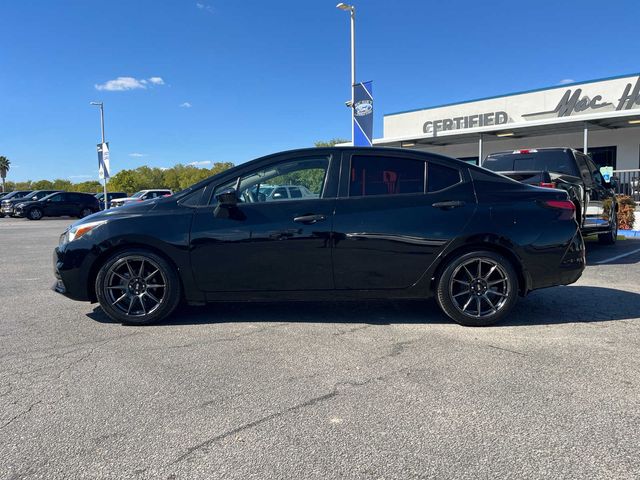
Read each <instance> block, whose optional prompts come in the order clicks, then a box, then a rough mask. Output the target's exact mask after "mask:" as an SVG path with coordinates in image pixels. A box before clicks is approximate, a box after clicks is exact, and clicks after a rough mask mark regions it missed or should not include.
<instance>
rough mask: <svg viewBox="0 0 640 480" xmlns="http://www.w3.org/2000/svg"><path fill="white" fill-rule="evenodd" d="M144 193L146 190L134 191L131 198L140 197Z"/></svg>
mask: <svg viewBox="0 0 640 480" xmlns="http://www.w3.org/2000/svg"><path fill="white" fill-rule="evenodd" d="M142 195H144V190H140V191H139V192H136V193H134V194H133V195H131V198H138V197H141V196H142Z"/></svg>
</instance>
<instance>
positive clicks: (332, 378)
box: [0, 218, 640, 479]
mask: <svg viewBox="0 0 640 480" xmlns="http://www.w3.org/2000/svg"><path fill="white" fill-rule="evenodd" d="M71 221H72V220H69V219H62V220H42V221H40V222H29V221H26V220H15V219H7V218H5V219H0V252H1V258H2V262H1V268H2V273H3V274H2V275H1V276H0V312H1V314H0V325H1V327H0V345H1V348H0V478H3V479H5V478H6V479H8V478H47V479H54V478H98V477H100V478H167V479H170V478H239V479H240V478H241V479H247V478H257V479H264V478H295V479H305V478H386V479H392V478H397V479H408V478H456V479H461V478H469V479H476V478H617V479H621V478H629V479H632V478H633V479H637V478H640V353H639V349H638V347H639V346H640V241H635V240H624V241H620V242H618V244H617V245H616V246H615V247H603V246H599V245H598V244H597V243H595V242H588V244H587V245H588V247H587V248H588V263H589V266H588V268H587V270H586V272H585V274H584V275H583V277H582V278H581V280H580V281H579V282H578V283H577V284H575V285H572V286H568V287H559V288H554V289H549V290H543V291H538V292H534V293H533V294H531V295H530V296H529V297H527V298H526V299H523V300H521V301H520V303H519V305H518V307H517V308H516V310H515V311H514V312H513V314H512V317H511V319H510V320H509V321H508V322H506V323H503V324H501V325H498V326H494V327H487V328H481V329H478V328H475V329H474V328H464V327H461V326H458V325H456V324H453V323H451V322H450V321H448V320H447V319H446V318H445V317H444V316H443V315H442V314H441V313H440V312H439V310H438V309H437V307H436V305H435V303H433V302H431V301H426V302H369V303H360V304H358V303H323V304H318V303H293V304H292V303H289V304H283V303H276V304H250V305H239V304H216V305H211V306H208V307H200V308H187V307H184V308H181V309H180V310H179V311H178V312H177V313H176V314H174V315H173V317H172V318H171V319H170V321H167V322H165V323H163V324H161V325H157V326H151V327H126V326H122V325H119V324H116V323H111V322H110V321H109V320H108V319H107V318H106V317H105V316H104V315H103V314H102V313H101V312H100V310H99V308H96V307H95V306H92V305H89V304H86V303H77V302H73V301H71V300H67V299H65V298H63V297H61V296H59V295H57V294H55V293H53V292H52V291H51V290H50V285H51V284H52V282H53V276H52V269H51V255H52V249H53V247H54V246H55V245H56V243H57V240H58V236H59V234H60V233H61V232H62V231H63V229H64V228H65V227H66V225H68V224H69V223H70V222H71Z"/></svg>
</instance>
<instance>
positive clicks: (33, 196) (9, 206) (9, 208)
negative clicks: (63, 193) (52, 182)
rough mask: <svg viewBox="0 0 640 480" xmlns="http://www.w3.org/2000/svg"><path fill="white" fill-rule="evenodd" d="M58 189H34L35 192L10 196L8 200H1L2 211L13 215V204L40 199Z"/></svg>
mask: <svg viewBox="0 0 640 480" xmlns="http://www.w3.org/2000/svg"><path fill="white" fill-rule="evenodd" d="M59 191H60V190H36V191H35V192H31V193H30V194H28V195H25V196H24V197H22V198H10V199H9V200H4V201H3V202H2V207H1V208H2V213H3V214H4V215H10V216H15V212H14V209H15V206H16V205H17V204H19V203H23V202H30V201H33V200H40V199H41V198H44V197H46V196H47V195H51V194H52V193H56V192H59Z"/></svg>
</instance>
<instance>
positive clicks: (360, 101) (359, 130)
mask: <svg viewBox="0 0 640 480" xmlns="http://www.w3.org/2000/svg"><path fill="white" fill-rule="evenodd" d="M372 83H373V82H363V83H356V84H355V85H354V86H353V145H354V146H355V147H370V146H371V143H372V140H373V89H372Z"/></svg>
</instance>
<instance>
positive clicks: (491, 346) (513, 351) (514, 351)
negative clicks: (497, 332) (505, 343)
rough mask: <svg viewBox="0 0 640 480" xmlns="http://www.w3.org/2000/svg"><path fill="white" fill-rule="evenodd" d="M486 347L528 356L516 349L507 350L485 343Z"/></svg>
mask: <svg viewBox="0 0 640 480" xmlns="http://www.w3.org/2000/svg"><path fill="white" fill-rule="evenodd" d="M487 347H490V348H494V349H496V350H502V351H503V352H509V353H515V354H516V355H521V356H523V357H528V355H527V354H526V353H522V352H518V351H516V350H509V349H508V348H503V347H496V346H495V345H487Z"/></svg>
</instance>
